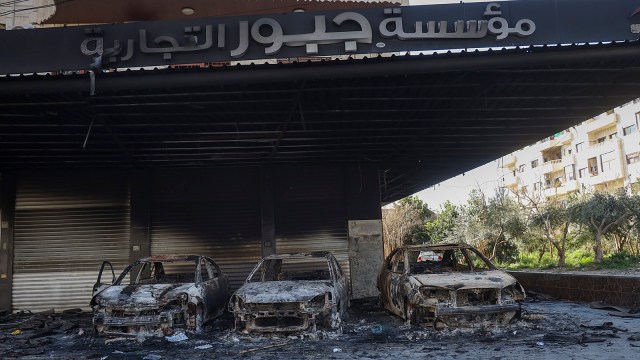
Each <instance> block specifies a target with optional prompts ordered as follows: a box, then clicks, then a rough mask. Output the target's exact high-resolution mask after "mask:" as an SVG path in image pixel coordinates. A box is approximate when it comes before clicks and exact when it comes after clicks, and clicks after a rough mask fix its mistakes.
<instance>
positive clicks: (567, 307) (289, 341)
mask: <svg viewBox="0 0 640 360" xmlns="http://www.w3.org/2000/svg"><path fill="white" fill-rule="evenodd" d="M350 315H351V317H350V319H349V321H346V322H345V323H344V324H343V327H342V329H341V330H340V331H323V330H321V329H319V330H318V331H317V332H315V333H311V332H302V333H294V334H262V335H261V334H242V333H238V332H235V331H234V330H231V329H232V328H233V319H232V317H231V316H229V315H227V316H225V317H223V318H222V319H218V320H216V321H215V322H214V323H212V324H209V326H207V327H206V328H205V331H203V332H202V333H200V334H193V333H180V332H177V333H176V334H174V335H173V336H172V337H164V338H160V337H144V336H140V337H135V338H126V339H125V338H104V337H96V336H95V335H94V334H93V330H92V325H91V314H90V313H87V312H79V311H67V312H64V313H52V312H45V313H38V314H31V313H28V312H27V313H19V314H12V315H6V316H4V317H1V318H0V354H1V355H0V357H2V358H6V359H11V358H17V359H45V358H46V359H79V358H85V359H101V360H106V359H109V360H111V359H147V360H159V359H211V358H215V359H234V358H252V359H283V358H287V359H288V358H295V359H353V358H358V359H387V358H389V357H391V356H393V357H394V358H406V359H420V358H432V357H434V356H435V357H436V358H439V359H454V358H455V359H466V358H469V359H471V358H473V359H477V358H483V359H514V358H518V359H557V358H565V359H602V358H612V359H613V358H615V359H638V358H640V318H622V317H616V316H611V315H609V312H608V311H606V310H602V309H592V308H590V307H589V306H588V305H583V304H575V303H569V302H563V301H556V300H539V299H536V298H532V299H530V300H528V301H527V302H525V303H524V304H523V312H522V318H521V319H518V320H513V321H512V322H511V323H510V324H508V325H504V326H494V325H491V324H484V325H480V326H476V327H474V328H458V329H444V330H435V329H433V328H432V327H430V326H428V325H426V324H425V325H421V326H417V327H415V326H414V327H410V326H408V325H406V324H405V323H404V321H403V320H401V319H400V318H397V317H395V316H393V315H391V314H389V313H388V312H386V311H383V310H381V309H380V308H378V307H377V306H376V305H375V302H374V301H358V302H354V303H353V304H352V307H351V311H350Z"/></svg>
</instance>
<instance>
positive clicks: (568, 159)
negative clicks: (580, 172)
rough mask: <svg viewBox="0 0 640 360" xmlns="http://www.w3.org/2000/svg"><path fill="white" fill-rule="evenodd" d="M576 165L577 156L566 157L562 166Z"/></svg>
mask: <svg viewBox="0 0 640 360" xmlns="http://www.w3.org/2000/svg"><path fill="white" fill-rule="evenodd" d="M575 163H576V156H575V155H573V154H570V155H566V156H564V157H563V158H562V166H569V165H573V164H575Z"/></svg>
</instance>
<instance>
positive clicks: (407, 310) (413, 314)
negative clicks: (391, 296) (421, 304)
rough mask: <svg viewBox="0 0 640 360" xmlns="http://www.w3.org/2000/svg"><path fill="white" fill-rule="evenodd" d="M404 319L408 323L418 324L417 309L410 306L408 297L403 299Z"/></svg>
mask: <svg viewBox="0 0 640 360" xmlns="http://www.w3.org/2000/svg"><path fill="white" fill-rule="evenodd" d="M404 319H405V320H406V321H407V324H408V325H417V324H418V314H417V311H416V309H414V308H413V307H412V306H411V304H410V303H409V300H408V299H404Z"/></svg>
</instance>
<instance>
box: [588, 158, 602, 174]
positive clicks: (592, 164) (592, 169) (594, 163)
mask: <svg viewBox="0 0 640 360" xmlns="http://www.w3.org/2000/svg"><path fill="white" fill-rule="evenodd" d="M587 165H588V167H589V174H590V175H591V176H596V175H598V173H599V171H598V159H597V158H594V157H593V158H590V159H589V160H587Z"/></svg>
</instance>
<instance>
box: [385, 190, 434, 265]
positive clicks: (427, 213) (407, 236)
mask: <svg viewBox="0 0 640 360" xmlns="http://www.w3.org/2000/svg"><path fill="white" fill-rule="evenodd" d="M431 216H433V212H432V211H431V210H429V207H428V206H427V204H425V203H424V202H423V201H422V200H420V199H419V198H418V197H417V196H409V197H406V198H404V199H402V200H400V201H398V202H396V203H394V204H393V205H392V206H391V207H390V208H385V209H383V210H382V230H383V237H384V247H385V249H384V250H385V254H388V253H390V252H391V250H393V249H395V248H397V247H400V246H402V245H404V244H415V243H422V242H429V239H428V234H427V233H426V231H425V228H424V223H425V222H426V221H427V219H429V218H430V217H431Z"/></svg>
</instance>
